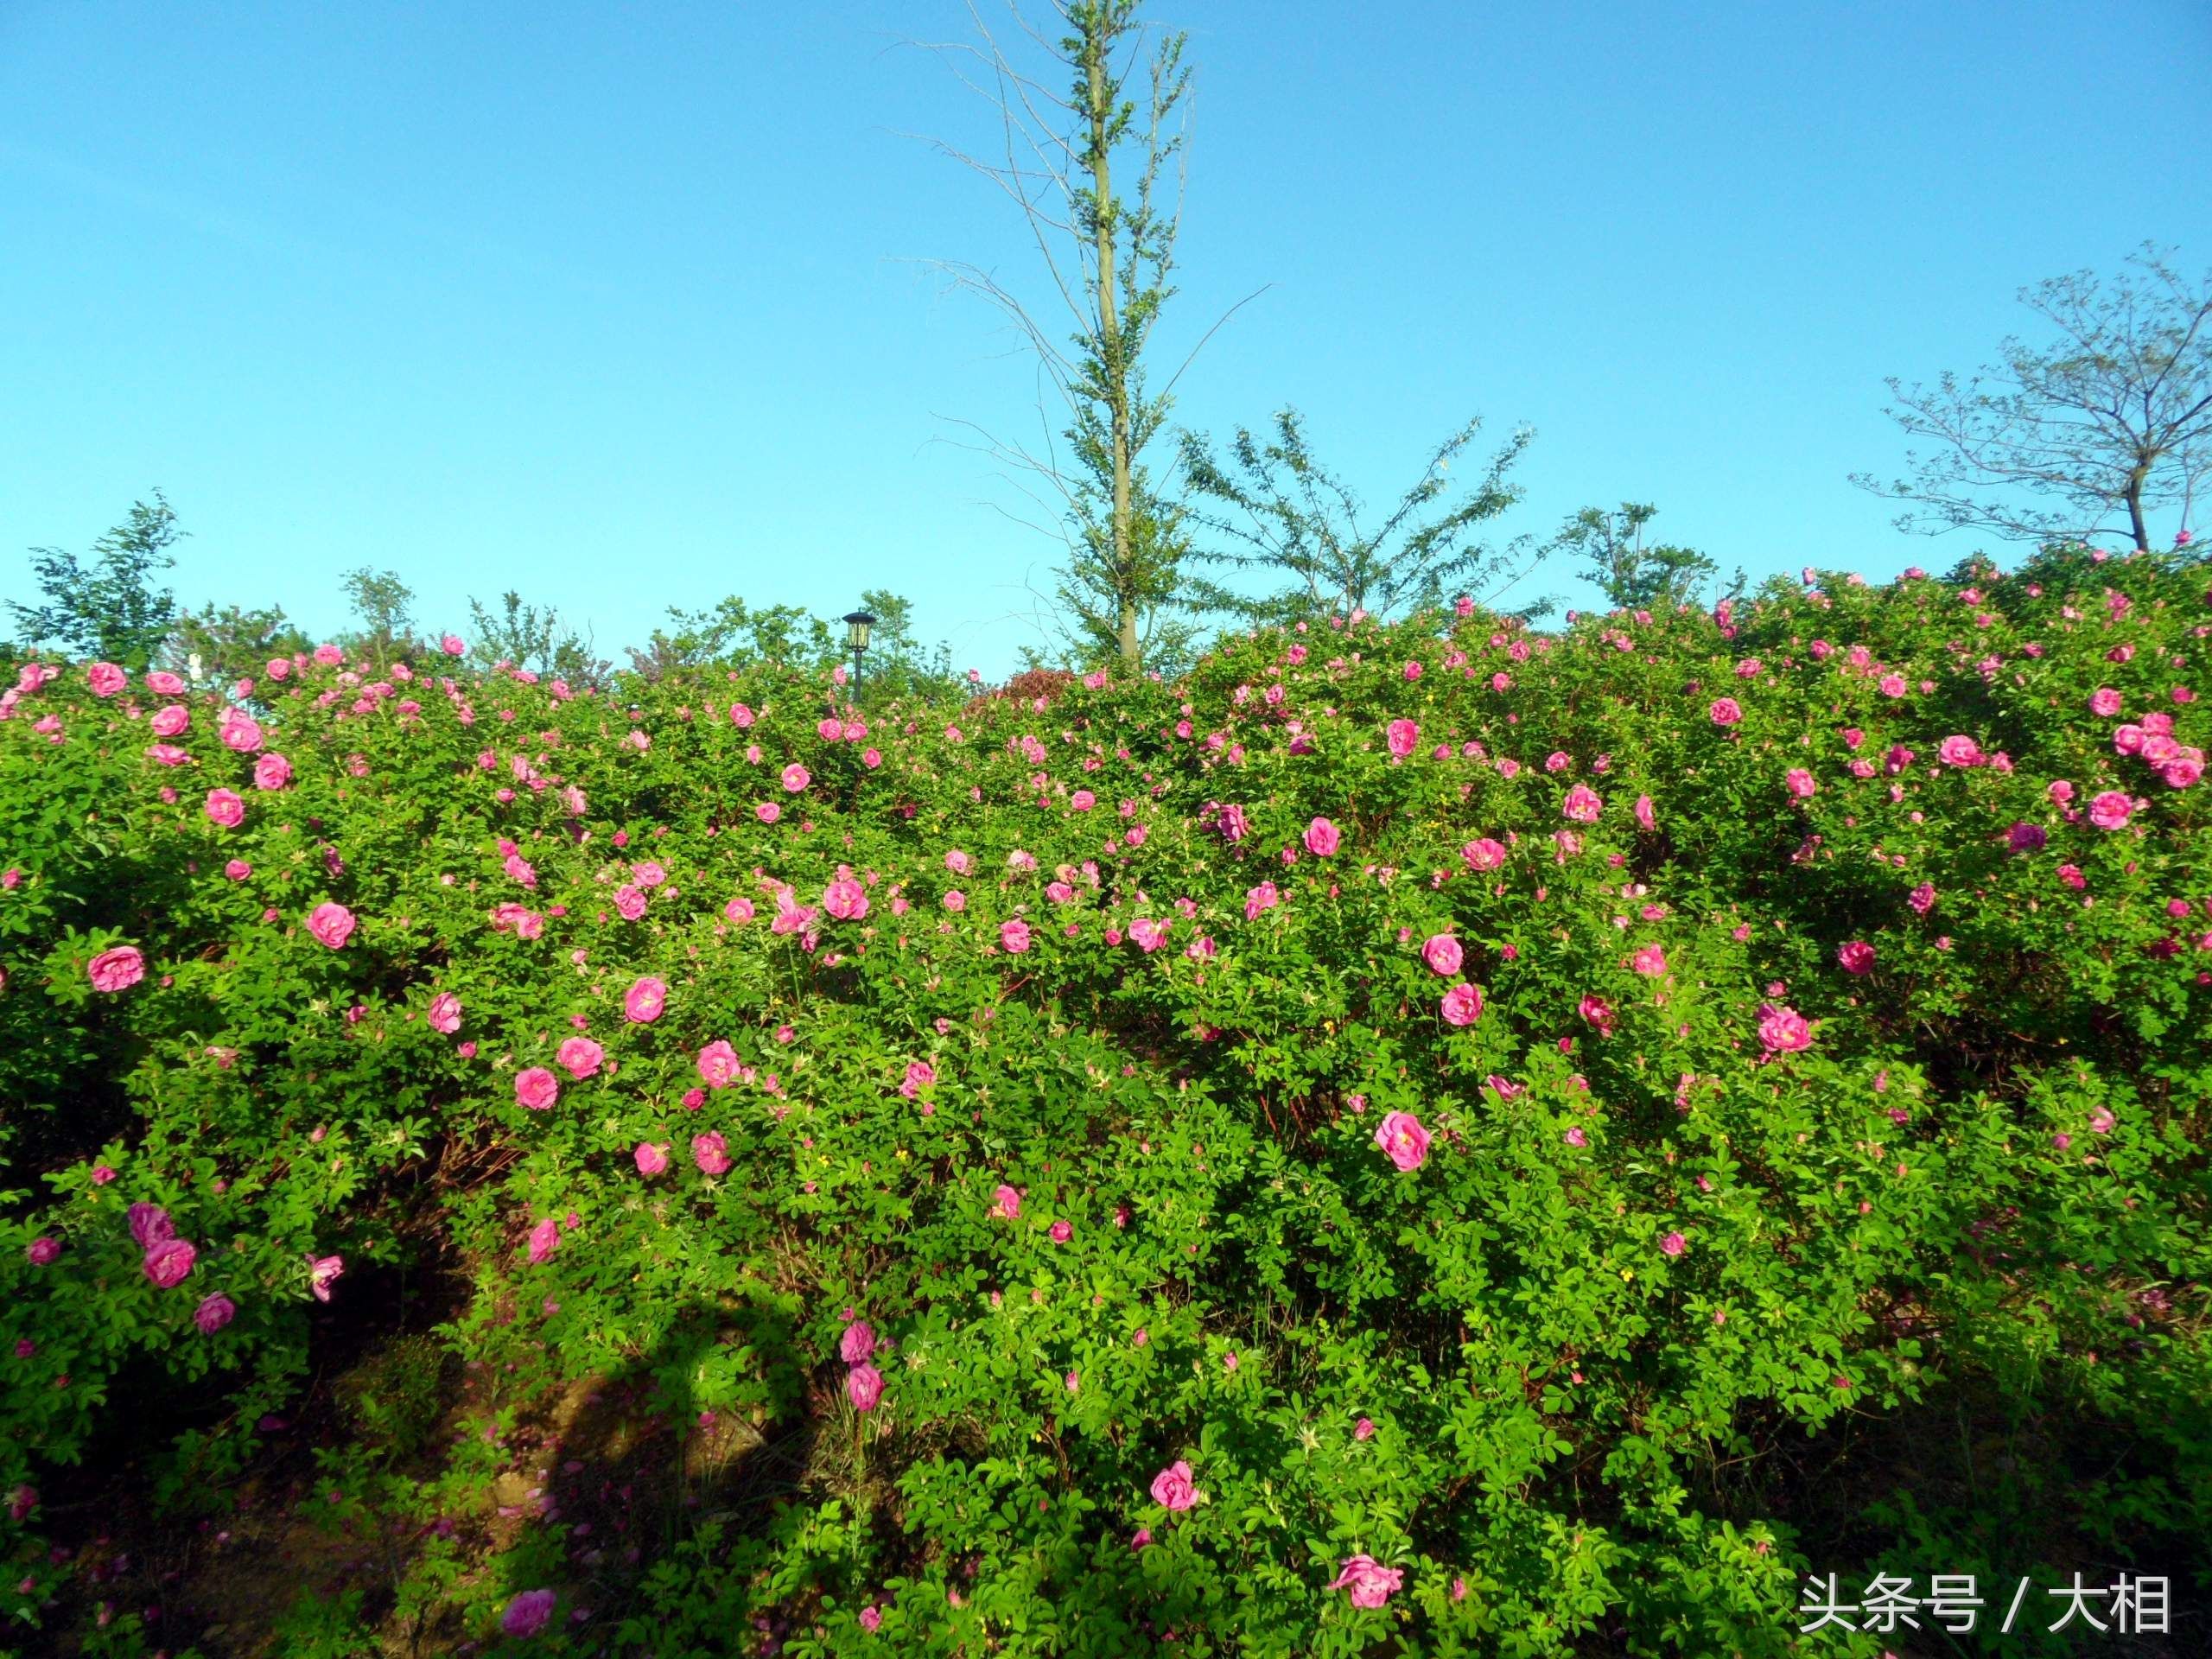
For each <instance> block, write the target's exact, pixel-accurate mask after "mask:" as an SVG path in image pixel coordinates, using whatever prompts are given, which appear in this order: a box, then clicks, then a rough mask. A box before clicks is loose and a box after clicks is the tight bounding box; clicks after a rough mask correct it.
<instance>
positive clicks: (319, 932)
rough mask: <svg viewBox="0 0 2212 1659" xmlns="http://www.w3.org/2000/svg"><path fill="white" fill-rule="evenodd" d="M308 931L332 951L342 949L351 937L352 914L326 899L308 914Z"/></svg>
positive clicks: (343, 907)
mask: <svg viewBox="0 0 2212 1659" xmlns="http://www.w3.org/2000/svg"><path fill="white" fill-rule="evenodd" d="M308 932H310V933H312V934H314V935H315V938H318V939H320V940H321V942H322V943H323V944H327V945H328V946H329V947H330V948H331V949H332V950H340V949H343V948H344V946H345V944H346V940H348V939H350V938H353V912H352V911H350V910H348V909H346V906H343V905H340V904H333V903H331V902H329V901H328V900H327V899H326V900H325V901H324V902H323V903H321V904H319V905H317V906H315V908H314V909H313V910H311V911H309V912H308Z"/></svg>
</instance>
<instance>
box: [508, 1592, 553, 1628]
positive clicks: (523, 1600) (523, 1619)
mask: <svg viewBox="0 0 2212 1659" xmlns="http://www.w3.org/2000/svg"><path fill="white" fill-rule="evenodd" d="M557 1599H558V1598H557V1597H556V1595H555V1593H554V1592H552V1591H550V1590H525V1591H524V1592H522V1593H521V1594H520V1595H518V1596H517V1597H516V1598H515V1599H513V1600H512V1601H511V1602H509V1603H508V1604H507V1611H505V1612H504V1613H502V1614H500V1615H499V1629H500V1630H502V1631H503V1632H504V1633H505V1634H506V1635H508V1636H536V1635H537V1633H538V1632H539V1631H540V1630H543V1629H544V1628H545V1626H546V1624H548V1623H549V1622H550V1620H551V1619H552V1617H553V1604H554V1602H555V1601H556V1600H557Z"/></svg>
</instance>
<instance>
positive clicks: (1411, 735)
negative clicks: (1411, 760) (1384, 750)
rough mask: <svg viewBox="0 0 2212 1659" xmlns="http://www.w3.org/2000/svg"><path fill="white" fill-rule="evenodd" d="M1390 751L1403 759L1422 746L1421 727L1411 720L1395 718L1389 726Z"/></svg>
mask: <svg viewBox="0 0 2212 1659" xmlns="http://www.w3.org/2000/svg"><path fill="white" fill-rule="evenodd" d="M1388 735H1389V745H1390V753H1392V754H1394V755H1395V756H1397V758H1398V759H1399V760H1404V759H1405V758H1406V757H1407V756H1408V755H1409V754H1411V753H1413V752H1414V749H1416V748H1418V747H1420V746H1421V728H1420V726H1419V725H1418V724H1416V723H1415V722H1414V721H1410V720H1394V721H1391V722H1390V724H1389V733H1388Z"/></svg>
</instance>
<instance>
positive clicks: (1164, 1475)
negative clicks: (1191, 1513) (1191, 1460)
mask: <svg viewBox="0 0 2212 1659" xmlns="http://www.w3.org/2000/svg"><path fill="white" fill-rule="evenodd" d="M1152 1501H1153V1502H1154V1503H1157V1504H1159V1505H1160V1507H1161V1508H1162V1509H1167V1510H1187V1509H1189V1508H1190V1507H1191V1506H1192V1504H1193V1503H1197V1502H1198V1489H1197V1488H1196V1487H1195V1486H1193V1485H1192V1484H1191V1465H1189V1464H1188V1463H1186V1462H1185V1461H1184V1460H1183V1459H1180V1458H1178V1459H1176V1460H1175V1461H1174V1462H1173V1463H1171V1464H1169V1465H1167V1467H1166V1468H1165V1469H1163V1470H1161V1471H1160V1472H1159V1473H1158V1474H1156V1475H1154V1477H1153V1478H1152Z"/></svg>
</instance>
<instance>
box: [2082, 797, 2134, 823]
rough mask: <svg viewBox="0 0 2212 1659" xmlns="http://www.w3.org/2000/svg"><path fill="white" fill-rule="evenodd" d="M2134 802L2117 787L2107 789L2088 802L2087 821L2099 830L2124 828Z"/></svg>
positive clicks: (2131, 813)
mask: <svg viewBox="0 0 2212 1659" xmlns="http://www.w3.org/2000/svg"><path fill="white" fill-rule="evenodd" d="M2134 810H2135V803H2134V802H2133V801H2132V800H2130V799H2129V798H2128V797H2127V796H2126V793H2125V792H2124V791H2120V790H2117V789H2107V790H2106V791H2103V792H2102V793H2101V794H2099V795H2098V796H2097V797H2095V798H2094V799H2093V800H2091V801H2090V803H2089V822H2090V823H2094V824H2095V825H2096V826H2097V828H2098V829H2126V827H2127V820H2128V818H2129V817H2131V816H2132V815H2133V812H2134Z"/></svg>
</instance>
